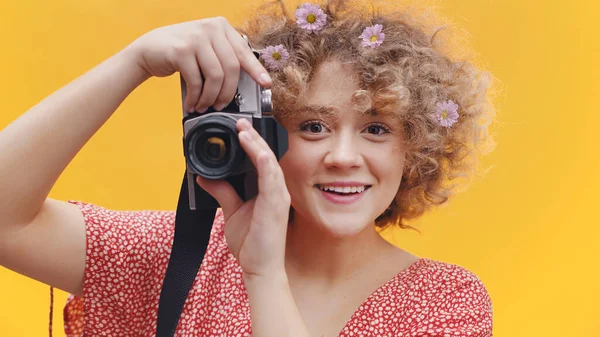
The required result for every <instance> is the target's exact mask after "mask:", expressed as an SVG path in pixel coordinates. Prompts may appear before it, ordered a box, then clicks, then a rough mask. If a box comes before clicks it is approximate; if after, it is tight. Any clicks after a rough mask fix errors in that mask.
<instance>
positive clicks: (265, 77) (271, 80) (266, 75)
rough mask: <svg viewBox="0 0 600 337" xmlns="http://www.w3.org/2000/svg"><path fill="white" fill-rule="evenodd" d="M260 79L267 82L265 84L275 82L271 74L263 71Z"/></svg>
mask: <svg viewBox="0 0 600 337" xmlns="http://www.w3.org/2000/svg"><path fill="white" fill-rule="evenodd" d="M260 80H261V81H262V82H263V83H265V84H271V83H273V79H272V78H271V76H269V74H267V73H262V74H260Z"/></svg>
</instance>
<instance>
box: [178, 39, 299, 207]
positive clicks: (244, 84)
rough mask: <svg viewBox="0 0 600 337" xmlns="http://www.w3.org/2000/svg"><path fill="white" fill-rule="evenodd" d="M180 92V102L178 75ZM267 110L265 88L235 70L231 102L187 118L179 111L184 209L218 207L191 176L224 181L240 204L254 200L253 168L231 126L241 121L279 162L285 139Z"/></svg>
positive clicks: (268, 93)
mask: <svg viewBox="0 0 600 337" xmlns="http://www.w3.org/2000/svg"><path fill="white" fill-rule="evenodd" d="M252 51H253V52H254V55H255V56H256V57H257V58H258V56H259V54H258V53H257V52H256V51H255V50H254V49H253V50H252ZM181 93H182V103H183V101H184V100H185V97H186V94H187V93H186V83H185V81H184V79H183V77H181ZM182 105H183V104H182ZM270 112H272V102H271V90H270V89H264V88H262V87H261V86H260V85H259V84H258V83H256V82H255V81H254V80H253V79H252V78H251V77H250V76H249V75H248V74H247V73H246V72H245V71H244V70H241V71H240V78H239V82H238V87H237V92H236V95H235V98H234V100H233V101H232V102H231V103H230V104H229V105H228V106H226V107H225V108H223V109H222V110H221V111H215V110H214V109H213V108H212V107H209V108H208V110H207V111H206V112H205V113H202V114H198V113H191V114H190V113H187V112H186V111H185V109H183V120H182V123H183V153H184V156H185V158H186V174H187V185H188V186H187V187H188V188H187V189H188V197H189V206H190V209H192V210H195V209H196V207H200V208H202V209H208V208H217V207H219V205H218V202H217V201H216V200H215V199H214V198H213V197H212V196H211V195H209V194H208V193H207V192H206V191H204V190H202V189H201V188H200V187H199V186H198V184H197V183H196V179H195V178H196V175H200V176H202V177H204V178H206V179H225V180H227V181H228V182H229V183H230V184H231V185H232V186H233V188H234V189H235V190H236V191H237V193H238V195H239V196H240V197H241V198H242V199H243V200H244V201H246V200H249V199H251V198H252V197H254V196H256V194H257V193H258V181H257V173H256V168H255V167H254V165H253V164H252V161H251V160H250V158H248V156H247V155H246V153H245V152H244V150H243V149H242V147H241V145H240V143H239V138H238V132H237V129H236V122H237V121H238V120H239V119H242V118H244V119H247V120H248V121H249V122H250V123H251V124H252V125H253V127H254V129H255V130H256V131H257V132H258V133H259V134H260V135H261V136H262V138H263V139H265V141H266V142H267V144H269V147H270V148H271V150H273V152H274V153H275V156H276V157H277V160H279V159H281V157H282V156H283V155H284V154H285V152H286V151H287V148H288V135H287V131H286V129H285V128H284V127H283V126H282V125H281V124H279V123H278V122H277V121H276V120H275V118H274V117H273V116H272V115H270V114H269V113H270Z"/></svg>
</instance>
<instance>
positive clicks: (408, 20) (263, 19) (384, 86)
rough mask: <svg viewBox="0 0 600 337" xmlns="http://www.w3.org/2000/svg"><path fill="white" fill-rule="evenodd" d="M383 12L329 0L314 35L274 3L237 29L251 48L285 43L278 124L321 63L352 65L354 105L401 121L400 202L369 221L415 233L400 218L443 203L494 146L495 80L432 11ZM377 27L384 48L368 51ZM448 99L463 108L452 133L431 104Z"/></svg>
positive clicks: (277, 83) (277, 81)
mask: <svg viewBox="0 0 600 337" xmlns="http://www.w3.org/2000/svg"><path fill="white" fill-rule="evenodd" d="M388 7H389V8H391V10H390V9H389V8H385V7H379V8H375V6H374V4H371V6H368V5H367V4H365V1H350V0H338V1H328V2H327V3H325V4H324V5H323V6H321V8H322V9H323V11H324V12H325V14H327V24H326V26H325V27H324V28H323V29H322V30H321V31H318V32H316V33H312V34H311V33H309V32H307V31H305V30H304V29H302V28H300V27H299V26H298V25H297V24H296V19H295V18H294V17H293V16H290V14H289V13H288V11H287V8H286V5H285V4H284V2H283V1H273V2H270V3H268V4H266V5H262V6H260V7H259V8H258V9H257V10H256V11H255V12H254V15H253V16H252V17H251V18H250V19H248V20H247V21H246V23H245V24H244V26H242V27H240V28H239V30H240V31H241V32H242V33H244V34H246V35H247V36H248V38H249V40H250V42H251V43H252V44H253V46H254V47H255V48H259V49H260V48H264V47H266V46H270V45H271V46H274V45H279V44H282V45H283V46H284V47H285V48H286V49H287V50H288V51H290V56H289V60H288V62H287V64H286V66H285V67H283V68H282V69H280V70H278V71H273V72H272V73H271V76H272V78H273V83H274V84H273V105H274V107H275V109H276V110H275V111H274V114H275V116H276V117H277V118H281V119H283V118H286V117H288V116H289V115H290V114H292V113H293V111H294V110H295V109H296V108H297V106H296V104H298V103H296V102H298V101H299V100H298V97H301V96H302V95H303V94H304V93H305V92H306V91H307V87H308V84H309V83H310V81H311V78H312V77H313V76H314V74H315V72H316V71H317V69H318V67H319V66H320V65H321V64H323V63H324V62H327V61H338V62H342V63H345V64H349V65H351V67H353V70H354V71H355V72H356V76H357V78H358V82H359V85H360V88H361V90H358V91H357V92H356V93H355V94H354V96H353V101H354V102H356V104H357V105H360V106H362V107H366V108H367V110H366V111H367V112H370V113H377V112H382V113H384V114H387V113H392V114H393V115H394V116H396V117H397V118H398V121H399V122H400V123H401V124H400V125H401V126H402V128H403V131H404V135H405V140H406V164H405V167H404V171H403V172H402V174H403V176H402V182H401V184H400V188H399V190H398V193H397V195H396V197H395V198H394V200H393V201H392V203H391V205H390V206H389V207H388V209H387V210H386V211H385V212H384V213H383V214H381V215H380V216H379V217H378V218H377V219H376V221H375V222H376V225H377V226H378V227H380V228H381V229H383V228H386V227H387V226H389V225H398V226H399V227H401V228H413V227H412V226H410V225H408V224H407V223H406V221H407V220H411V219H415V218H417V217H419V216H421V215H422V214H423V213H424V212H426V211H427V210H429V209H430V208H432V207H433V206H436V205H441V204H443V203H445V202H446V201H447V200H448V198H449V197H450V196H451V194H453V193H454V192H455V191H456V187H457V186H458V185H459V184H456V182H457V181H458V180H457V178H460V177H463V178H469V177H471V176H472V173H475V172H476V168H477V163H478V158H479V157H480V155H481V154H483V153H486V152H488V151H490V150H491V149H492V148H493V140H492V137H491V136H489V135H488V126H489V125H490V123H491V122H492V120H493V118H494V116H495V112H494V108H493V106H492V104H491V97H490V96H491V95H490V94H491V90H490V86H491V83H492V81H491V79H492V77H491V76H490V74H489V73H487V72H485V71H482V70H480V69H479V68H478V67H476V66H475V65H474V64H473V63H472V62H470V61H468V60H467V57H466V56H464V55H459V53H460V52H463V53H464V51H465V50H468V49H466V48H464V47H465V44H464V43H462V44H461V42H462V40H461V39H462V35H460V34H458V35H456V33H455V34H454V35H452V34H445V33H446V32H447V31H450V30H451V28H450V26H449V25H448V24H446V25H444V26H441V25H439V24H438V23H437V22H435V21H436V16H434V15H433V12H432V11H431V10H427V11H423V10H419V9H418V8H416V7H414V6H412V7H403V8H401V7H399V6H398V4H389V3H388ZM446 22H447V21H446ZM374 24H381V25H383V27H384V30H383V32H384V33H385V41H384V42H383V44H381V45H380V46H379V47H378V48H374V49H373V48H368V47H364V46H362V45H361V40H360V39H359V38H358V37H359V36H360V34H361V33H362V31H363V30H364V29H365V28H366V27H369V26H371V25H374ZM457 47H460V48H462V49H459V48H457ZM446 100H452V101H454V102H455V103H456V104H458V106H459V111H458V112H459V116H460V117H459V119H458V121H457V122H456V123H455V124H454V125H452V127H450V128H447V127H443V126H441V125H440V123H439V121H438V120H437V119H436V116H435V111H436V103H438V102H441V101H446ZM467 181H468V180H467Z"/></svg>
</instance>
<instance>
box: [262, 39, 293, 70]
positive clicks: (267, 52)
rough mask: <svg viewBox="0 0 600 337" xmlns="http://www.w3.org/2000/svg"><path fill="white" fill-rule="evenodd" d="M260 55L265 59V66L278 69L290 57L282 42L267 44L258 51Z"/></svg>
mask: <svg viewBox="0 0 600 337" xmlns="http://www.w3.org/2000/svg"><path fill="white" fill-rule="evenodd" d="M260 57H261V58H262V59H263V60H265V63H266V64H267V67H268V68H269V69H271V70H277V69H280V68H281V67H283V66H284V65H285V63H286V62H287V60H288V59H289V58H290V54H289V53H288V51H287V50H286V49H285V47H283V45H282V44H279V45H277V46H267V47H266V48H265V49H263V50H262V51H261V52H260Z"/></svg>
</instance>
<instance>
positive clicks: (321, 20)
mask: <svg viewBox="0 0 600 337" xmlns="http://www.w3.org/2000/svg"><path fill="white" fill-rule="evenodd" d="M296 19H297V20H296V23H297V24H298V26H300V28H302V29H305V30H307V31H308V32H309V33H313V32H316V31H319V30H321V29H323V27H325V23H327V14H325V12H323V10H322V9H321V8H320V7H319V6H317V5H313V4H309V3H306V4H304V5H302V6H300V8H298V9H296Z"/></svg>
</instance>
